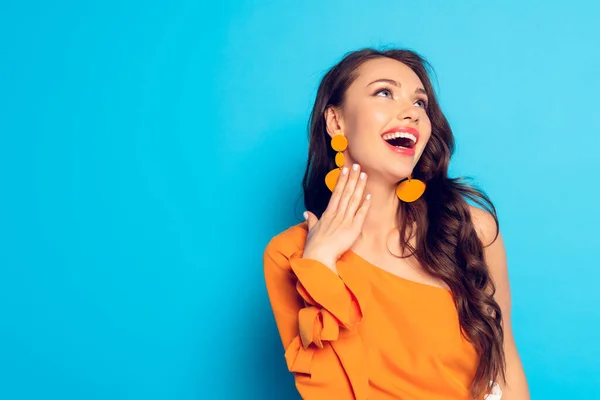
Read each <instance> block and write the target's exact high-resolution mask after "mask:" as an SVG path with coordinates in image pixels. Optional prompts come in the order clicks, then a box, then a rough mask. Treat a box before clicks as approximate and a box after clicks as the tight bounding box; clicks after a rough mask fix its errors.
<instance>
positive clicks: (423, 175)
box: [264, 49, 529, 400]
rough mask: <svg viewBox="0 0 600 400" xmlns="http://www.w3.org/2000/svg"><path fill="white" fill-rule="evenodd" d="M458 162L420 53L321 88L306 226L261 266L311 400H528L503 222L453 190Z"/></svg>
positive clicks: (342, 71) (336, 71) (352, 59)
mask: <svg viewBox="0 0 600 400" xmlns="http://www.w3.org/2000/svg"><path fill="white" fill-rule="evenodd" d="M453 151H454V137H453V134H452V131H451V129H450V126H449V125H448V122H447V120H446V118H445V117H444V115H443V114H442V112H441V110H440V107H439V105H438V103H437V101H436V98H435V95H434V91H433V88H432V85H431V82H430V79H429V77H428V74H427V64H426V61H425V60H423V59H422V57H420V56H419V55H418V54H416V53H414V52H412V51H407V50H388V51H383V52H380V51H376V50H373V49H364V50H361V51H357V52H354V53H350V54H348V55H347V56H346V57H345V58H344V59H343V60H342V61H341V62H340V63H339V64H337V65H336V66H335V67H334V68H332V69H331V70H330V71H329V72H328V73H327V74H326V75H325V76H324V78H323V80H322V82H321V84H320V86H319V90H318V93H317V97H316V101H315V104H314V108H313V111H312V115H311V121H310V144H309V157H308V165H307V168H306V173H305V175H304V181H303V187H304V201H305V206H306V209H307V210H308V211H307V212H306V213H305V218H306V219H307V221H305V222H302V223H300V224H298V225H295V226H292V227H290V228H289V229H287V230H285V231H284V232H282V233H280V234H278V235H277V236H275V237H274V238H273V239H272V240H271V241H270V242H269V244H268V245H267V247H266V249H265V254H264V272H265V280H266V286H267V290H268V294H269V298H270V302H271V306H272V308H273V312H274V315H275V320H276V323H277V327H278V330H279V333H280V335H281V340H282V342H283V346H284V349H285V359H286V362H287V366H288V368H289V370H290V371H291V372H293V373H294V375H295V382H296V387H297V389H298V391H299V393H300V395H301V396H302V398H304V399H308V400H313V399H359V400H362V399H369V400H384V399H411V400H413V399H432V400H433V399H444V400H448V399H471V398H473V399H482V398H484V397H485V398H487V399H489V400H492V399H500V397H501V398H502V400H523V399H528V398H529V393H528V388H527V383H526V379H525V375H524V372H523V368H522V365H521V362H520V359H519V355H518V352H517V349H516V346H515V341H514V338H513V333H512V329H511V323H510V290H509V282H508V273H507V265H506V257H505V250H504V245H503V241H502V236H501V234H500V231H499V228H498V218H497V215H496V210H495V208H494V206H493V204H492V203H491V201H490V200H489V198H488V197H487V196H486V195H485V193H484V192H482V191H480V190H478V189H476V188H473V187H471V186H468V185H467V184H466V183H464V182H463V181H461V180H460V179H453V178H449V177H448V164H449V161H450V157H451V155H452V153H453ZM466 198H468V199H471V200H473V201H474V202H475V203H477V204H478V205H480V206H482V207H484V208H485V209H482V208H478V207H475V206H472V205H469V203H467V201H466ZM486 205H487V207H486Z"/></svg>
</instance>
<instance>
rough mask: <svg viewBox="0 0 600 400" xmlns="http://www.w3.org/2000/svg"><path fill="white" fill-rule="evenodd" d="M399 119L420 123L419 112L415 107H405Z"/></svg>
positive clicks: (398, 116)
mask: <svg viewBox="0 0 600 400" xmlns="http://www.w3.org/2000/svg"><path fill="white" fill-rule="evenodd" d="M397 118H398V119H399V120H401V121H402V120H405V119H409V120H411V121H414V122H418V121H419V110H417V108H416V107H415V106H414V105H412V104H411V105H409V106H403V107H402V109H401V110H400V111H399V112H398V115H397Z"/></svg>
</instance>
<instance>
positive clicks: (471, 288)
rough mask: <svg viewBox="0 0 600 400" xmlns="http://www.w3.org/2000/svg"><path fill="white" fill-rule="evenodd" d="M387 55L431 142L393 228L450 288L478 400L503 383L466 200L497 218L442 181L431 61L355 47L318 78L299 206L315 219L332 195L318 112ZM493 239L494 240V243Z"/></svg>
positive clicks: (490, 291)
mask: <svg viewBox="0 0 600 400" xmlns="http://www.w3.org/2000/svg"><path fill="white" fill-rule="evenodd" d="M380 57H387V58H391V59H395V60H398V61H400V62H402V63H404V64H406V65H407V66H408V67H410V68H411V69H412V70H413V71H414V72H415V73H416V74H417V76H418V77H419V78H420V80H421V82H422V83H423V85H424V88H425V91H426V92H427V95H428V98H429V104H428V106H427V110H426V111H427V114H428V116H429V118H430V120H431V128H432V132H431V138H430V139H429V142H428V143H427V146H426V147H425V150H424V152H423V154H422V156H421V158H420V159H419V162H418V163H417V165H416V166H415V168H414V170H413V177H414V178H417V179H421V180H423V181H424V182H426V183H427V189H426V191H425V194H424V195H423V196H422V197H421V198H420V199H419V200H417V201H415V202H412V203H405V202H400V206H399V209H398V219H399V221H398V226H399V229H400V245H401V248H402V251H403V253H404V250H405V249H407V248H408V249H409V250H410V251H411V253H412V254H414V255H415V257H416V258H417V260H418V261H419V262H420V264H421V265H422V266H423V268H424V269H425V270H426V271H427V272H428V273H429V274H431V275H432V276H434V277H436V278H438V279H441V280H442V281H444V282H445V283H446V284H447V285H448V287H449V288H450V289H451V291H452V295H453V298H454V303H455V305H456V308H457V311H458V317H459V321H460V326H461V330H462V333H463V335H464V336H465V337H466V338H467V340H469V341H470V342H471V343H472V345H473V346H474V348H475V350H476V352H477V355H478V359H479V361H478V366H477V371H476V373H475V376H474V379H473V382H472V385H471V395H472V397H473V398H481V397H482V396H483V395H484V393H485V392H486V391H487V390H489V388H490V381H494V380H496V379H502V380H504V377H505V359H504V351H503V336H504V333H503V328H502V313H501V311H500V307H499V306H498V304H497V303H496V301H495V300H494V297H493V295H494V293H495V290H496V289H495V286H494V283H493V281H492V280H491V277H490V274H489V272H488V267H487V265H486V263H485V260H484V253H483V247H484V245H483V243H482V242H481V241H480V239H479V238H478V236H477V233H476V231H475V228H474V226H473V222H472V220H471V214H470V210H469V204H468V203H467V199H470V200H472V201H473V202H475V203H476V204H478V205H479V206H481V207H482V208H483V209H485V210H487V211H488V212H489V213H490V214H491V215H492V216H493V218H494V220H495V221H496V227H497V228H498V230H497V232H496V237H497V236H498V232H499V225H498V217H497V214H496V209H495V207H494V205H493V204H492V202H491V200H490V199H489V198H488V196H487V195H486V194H485V192H483V191H482V190H480V189H477V188H476V187H474V186H473V185H471V184H468V183H467V182H466V181H465V179H464V178H450V177H448V165H449V163H450V158H451V157H452V154H453V153H454V135H453V134H452V130H451V129H450V125H449V124H448V121H447V120H446V117H445V116H444V114H443V113H442V111H441V109H440V106H439V104H438V102H437V100H436V97H435V94H434V90H433V87H432V85H431V81H430V78H429V74H428V71H433V69H432V68H431V66H430V64H429V63H428V62H427V61H426V60H425V59H424V58H423V57H422V56H420V55H419V54H418V53H416V52H414V51H410V50H398V49H393V50H385V51H379V50H375V49H369V48H367V49H362V50H359V51H355V52H351V53H348V54H347V55H346V56H345V57H344V58H343V59H342V60H341V61H340V62H339V63H338V64H337V65H335V66H334V67H333V68H331V69H330V70H329V71H328V72H327V73H326V74H325V76H324V77H323V79H322V81H321V83H320V85H319V89H318V92H317V96H316V100H315V103H314V107H313V110H312V113H311V117H310V120H309V136H310V137H309V149H308V163H307V166H306V171H305V173H304V178H303V181H302V185H303V191H304V205H305V207H306V209H307V210H309V211H311V212H313V213H314V214H315V215H316V216H317V217H319V218H320V217H321V214H322V213H323V212H324V211H325V208H326V207H327V204H328V203H329V199H330V197H331V192H330V191H329V189H327V187H326V186H325V183H324V182H325V175H326V174H327V172H329V171H330V170H332V169H334V168H336V165H335V163H334V157H335V151H334V150H333V149H332V148H331V146H330V145H329V141H330V136H329V135H328V133H327V131H326V128H325V118H324V112H325V110H326V108H327V107H329V106H335V107H340V106H341V105H342V104H343V102H344V96H345V93H346V90H347V89H348V87H349V86H350V85H351V84H352V82H353V81H354V79H356V76H357V69H358V67H360V65H361V64H363V63H364V62H365V61H368V60H371V59H375V58H380ZM413 225H416V227H417V228H416V232H415V237H416V246H415V247H412V246H411V245H410V244H409V242H408V238H409V235H408V234H407V233H410V234H411V235H412V234H413V232H410V231H408V229H409V227H412V226H413ZM494 240H495V239H494Z"/></svg>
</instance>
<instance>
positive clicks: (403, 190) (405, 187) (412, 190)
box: [396, 175, 426, 203]
mask: <svg viewBox="0 0 600 400" xmlns="http://www.w3.org/2000/svg"><path fill="white" fill-rule="evenodd" d="M425 187H426V185H425V183H424V182H423V181H420V180H418V179H412V175H409V176H408V178H407V179H405V180H403V181H402V182H400V183H399V184H398V186H396V196H398V198H399V199H400V200H402V201H404V202H406V203H412V202H413V201H415V200H418V199H419V197H421V196H422V195H423V193H425Z"/></svg>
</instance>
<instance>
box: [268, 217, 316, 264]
mask: <svg viewBox="0 0 600 400" xmlns="http://www.w3.org/2000/svg"><path fill="white" fill-rule="evenodd" d="M307 234H308V224H307V223H306V222H302V223H299V224H297V225H292V226H290V227H289V228H287V229H285V230H284V231H282V232H280V233H278V234H277V235H275V236H273V237H272V238H271V240H269V243H267V246H266V247H265V250H264V257H265V259H267V258H268V259H270V260H273V261H276V263H277V264H282V263H281V261H283V260H282V259H289V258H290V256H291V255H292V254H293V253H295V252H297V251H299V250H303V249H304V244H305V243H306V236H307ZM284 264H285V263H284Z"/></svg>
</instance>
